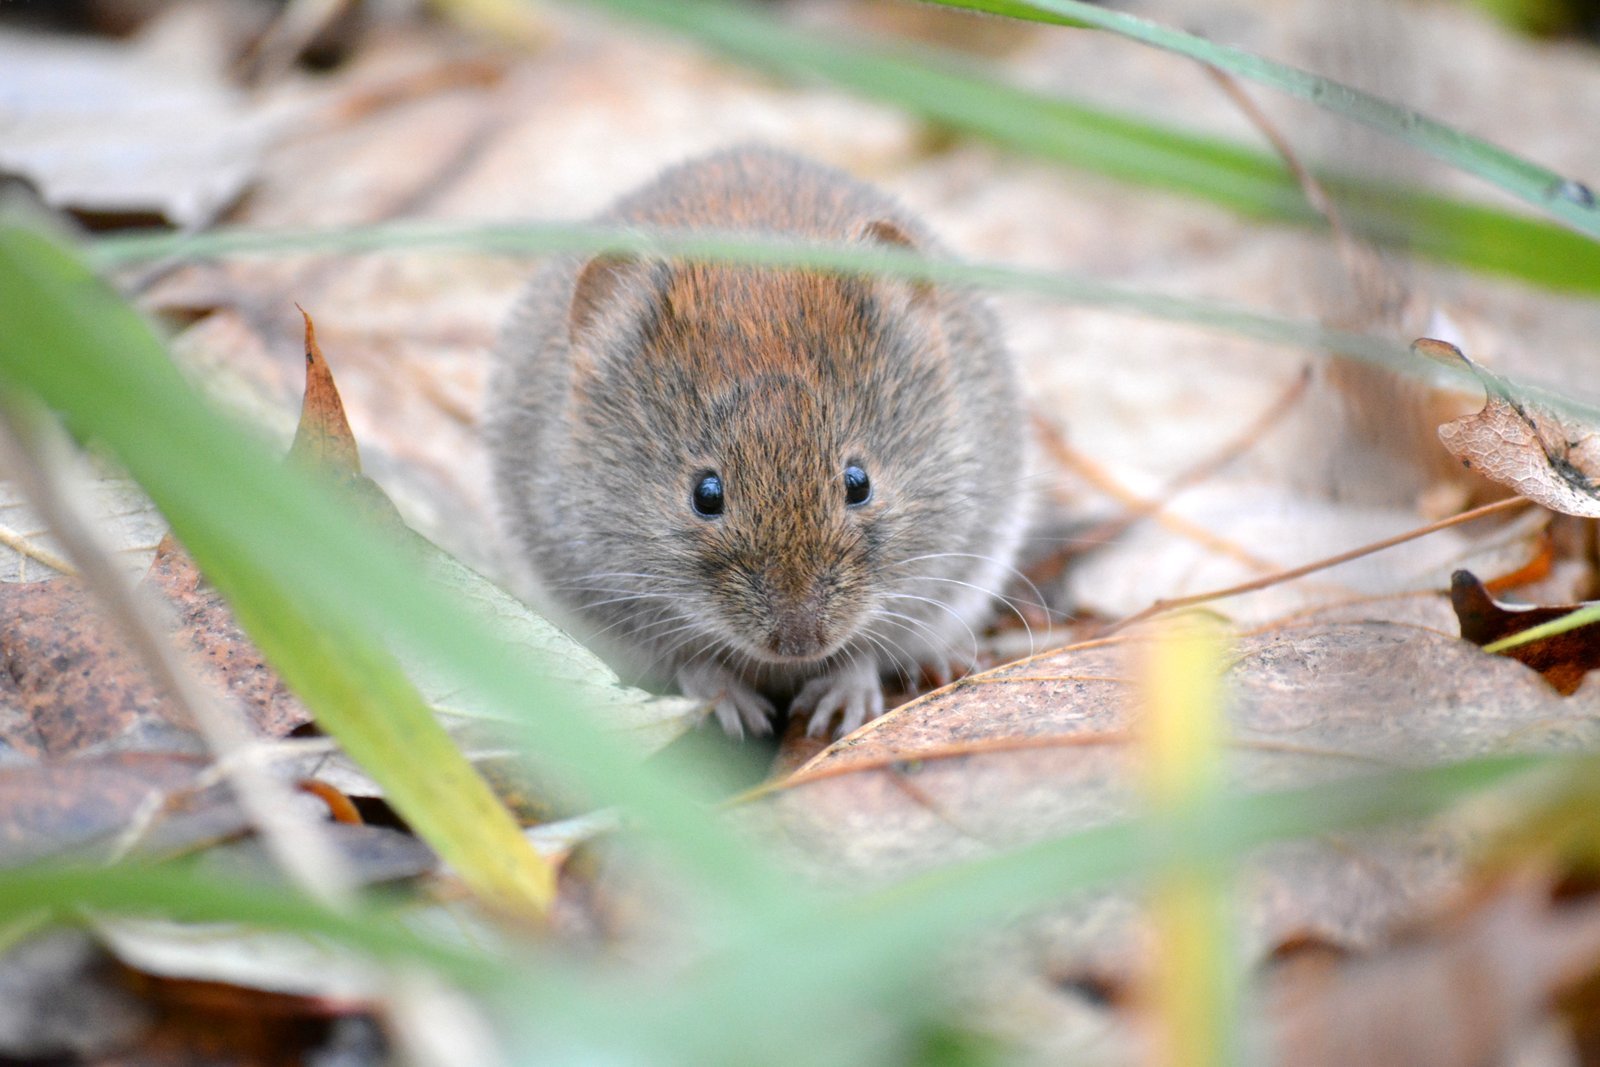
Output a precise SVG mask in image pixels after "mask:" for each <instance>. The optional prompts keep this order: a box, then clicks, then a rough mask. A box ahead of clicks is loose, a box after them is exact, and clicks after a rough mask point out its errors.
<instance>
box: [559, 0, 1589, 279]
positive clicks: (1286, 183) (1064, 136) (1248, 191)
mask: <svg viewBox="0 0 1600 1067" xmlns="http://www.w3.org/2000/svg"><path fill="white" fill-rule="evenodd" d="M584 2H585V3H587V4H589V5H591V6H598V7H601V8H604V9H606V10H609V11H613V12H615V13H617V14H619V15H623V16H626V17H629V18H634V19H638V20H641V21H644V22H648V23H651V24H653V25H657V26H661V27H664V28H666V29H668V30H671V31H674V32H677V33H682V34H684V35H686V36H688V37H690V38H692V39H694V40H696V41H699V42H701V43H703V44H705V45H707V46H709V47H712V48H715V49H717V50H719V51H721V52H724V53H726V54H728V55H730V56H733V57H734V58H736V59H739V60H742V61H744V62H747V63H750V64H751V65H753V66H756V67H758V68H759V69H760V70H762V71H764V72H777V73H779V74H782V75H785V76H788V77H791V78H797V79H802V80H815V79H818V78H821V79H823V80H826V81H828V82H831V83H833V84H836V85H839V86H841V87H843V88H845V89H849V90H852V91H854V92H858V93H862V94H863V95H866V96H870V97H873V98H875V99H878V100H882V101H885V102H887V103H890V104H894V105H896V106H899V107H903V108H905V109H906V110H908V111H910V112H912V113H913V114H916V115H918V116H921V117H922V118H925V119H929V120H932V121H935V122H938V123H941V124H943V125H946V126H949V127H951V128H953V129H957V130H960V131H962V132H965V133H969V134H973V135H977V136H981V137H984V138H986V139H989V140H992V141H995V142H997V143H999V144H1002V145H1005V146H1007V147H1009V148H1013V149H1017V150H1019V151H1023V152H1027V153H1029V154H1032V155H1036V156H1039V157H1041V158H1045V159H1050V160H1053V161H1055V162H1059V163H1064V164H1067V165H1070V166H1073V167H1077V168H1080V169H1085V170H1091V171H1094V172H1096V173H1099V174H1104V175H1108V176H1110V177H1113V178H1116V179H1118V180H1121V181H1127V182H1132V183H1137V184H1140V185H1145V186H1150V187H1154V188H1159V189H1164V190H1169V191H1172V192H1177V193H1182V194H1185V195H1189V196H1194V197H1198V198H1201V199H1205V200H1208V201H1211V202H1213V203H1217V204H1222V205H1224V206H1226V207H1229V208H1231V209H1233V210H1236V211H1239V212H1241V213H1243V214H1245V215H1248V216H1251V217H1254V218H1260V219H1267V220H1273V221H1280V222H1289V223H1296V224H1301V225H1305V224H1317V225H1320V224H1321V220H1320V219H1319V218H1318V217H1317V216H1316V214H1315V213H1314V212H1313V211H1312V210H1311V209H1310V207H1309V206H1308V205H1307V204H1306V202H1305V197H1304V196H1303V194H1302V193H1301V191H1300V188H1299V186H1298V185H1297V184H1296V183H1295V181H1294V179H1293V178H1292V176H1291V175H1290V174H1289V172H1288V169H1287V168H1286V167H1285V166H1284V164H1283V162H1282V161H1281V160H1279V159H1278V158H1277V157H1275V156H1273V155H1270V154H1268V153H1265V152H1261V151H1256V150H1253V149H1248V148H1244V147H1242V146H1239V145H1237V144H1232V143H1229V142H1226V141H1223V140H1219V139H1215V138H1208V137H1202V136H1198V135H1196V134H1193V133H1189V132H1186V131H1183V130H1180V129H1176V128H1173V127H1169V126H1163V125H1160V124H1157V123H1153V122H1149V121H1146V120H1142V119H1136V118H1132V117H1128V116H1124V115H1119V114H1116V113H1114V112H1109V111H1105V110H1101V109H1097V108H1093V107H1089V106H1087V105H1083V104H1078V103H1074V102H1071V101H1068V100H1065V99H1062V98H1059V97H1053V96H1047V95H1044V94H1040V93H1036V92H1031V91H1028V90H1025V89H1019V88H1016V87H1013V86H1009V85H1006V84H1004V83H1002V82H1000V81H998V80H996V79H995V78H994V76H993V75H992V74H991V73H989V72H987V71H985V70H984V69H983V68H982V67H980V66H978V65H976V64H974V63H972V62H970V61H966V60H961V59H957V58H954V57H950V56H946V55H941V54H940V53H938V52H937V51H935V50H933V49H931V48H928V47H924V46H918V47H917V48H915V49H912V48H909V47H906V46H903V45H898V46H897V45H891V44H888V43H879V44H870V45H869V44H862V43H856V42H854V41H853V42H851V43H846V42H843V41H839V40H835V39H833V38H830V37H828V36H826V35H824V34H819V33H815V32H810V31H805V30H799V29H795V28H793V27H790V26H787V25H785V24H784V23H782V22H780V21H778V20H777V19H774V18H772V17H771V16H768V15H765V14H763V13H761V12H760V11H758V10H756V9H754V8H753V7H751V6H750V5H746V4H740V5H733V4H728V3H725V2H722V0H584ZM955 6H972V7H974V8H977V7H978V5H977V4H976V3H974V4H971V5H955ZM996 6H997V7H1002V6H1003V7H1006V8H1007V11H1006V13H1013V12H1012V11H1011V9H1012V8H1015V9H1017V10H1018V11H1021V10H1024V8H1023V6H1022V5H1021V4H1020V3H1013V4H1010V5H999V4H997V5H996ZM1026 10H1032V9H1031V8H1030V9H1026ZM1090 10H1098V9H1093V8H1091V9H1090ZM1121 17H1126V16H1121ZM1307 77H1309V75H1308V76H1307ZM1496 151H1498V150H1496ZM1501 154H1502V155H1504V153H1501ZM1507 158H1514V157H1507ZM1528 166H1531V165H1528ZM1474 173H1476V171H1475V172H1474ZM1540 173H1541V174H1546V173H1548V172H1542V171H1541V172H1540ZM1322 177H1323V180H1324V182H1325V183H1326V184H1327V185H1328V187H1329V188H1330V189H1331V190H1332V191H1333V192H1334V193H1335V194H1336V195H1338V196H1339V197H1340V203H1341V208H1342V210H1343V213H1344V217H1345V221H1346V223H1347V224H1348V225H1349V226H1350V227H1351V228H1352V229H1354V230H1355V231H1356V232H1358V233H1360V234H1363V235H1366V236H1368V237H1370V238H1372V239H1374V240H1379V241H1387V242H1401V243H1403V244H1404V245H1405V246H1406V247H1407V248H1410V249H1412V250H1414V251H1417V252H1419V253H1422V254H1425V255H1428V256H1431V257H1434V258H1436V259H1439V260H1442V261H1444V262H1448V263H1455V264H1459V265H1462V266H1466V267H1471V268H1474V269H1477V270H1484V271H1491V272H1494V273H1499V274H1505V275H1510V276H1512V277H1516V278H1520V279H1522V280H1523V281H1527V282H1531V283H1533V284H1536V285H1541V286H1545V287H1547V288H1551V289H1558V290H1567V291H1574V292H1584V293H1600V247H1597V246H1596V245H1595V243H1594V242H1593V241H1590V240H1588V239H1587V238H1585V237H1583V236H1582V235H1580V234H1575V233H1572V232H1570V231H1569V230H1567V229H1566V228H1564V227H1561V226H1557V225H1554V224H1551V223H1548V222H1545V221H1542V220H1538V219H1531V218H1526V217H1523V216H1519V215H1514V214H1511V213H1508V212H1505V211H1501V210H1498V209H1496V208H1492V207H1486V206H1483V205H1478V204H1472V203H1467V202H1463V201H1459V200H1454V199H1451V198H1449V197H1444V196H1439V195H1437V194H1433V193H1429V192H1425V191H1422V190H1419V189H1415V188H1410V187H1405V186H1399V185H1394V184H1391V183H1382V182H1373V181H1369V180H1366V179H1363V178H1359V177H1355V176H1350V175H1338V174H1326V175H1322ZM1550 179H1551V180H1554V176H1553V175H1551V176H1550ZM1523 184H1524V185H1525V186H1526V185H1527V184H1528V183H1527V182H1524V183H1523ZM1541 206H1546V207H1548V206H1551V205H1549V204H1542V205H1541ZM1584 217H1588V216H1587V215H1584Z"/></svg>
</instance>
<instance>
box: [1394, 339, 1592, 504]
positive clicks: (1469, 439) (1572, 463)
mask: <svg viewBox="0 0 1600 1067" xmlns="http://www.w3.org/2000/svg"><path fill="white" fill-rule="evenodd" d="M1412 348H1413V350H1414V351H1417V352H1418V353H1420V354H1422V355H1425V356H1427V357H1428V358H1430V359H1434V360H1438V361H1439V362H1442V363H1449V362H1459V363H1460V364H1461V365H1463V366H1465V367H1466V368H1467V369H1468V370H1470V371H1471V372H1472V373H1473V374H1474V375H1475V376H1476V377H1477V379H1478V381H1479V382H1480V383H1482V385H1483V390H1484V394H1485V395H1484V404H1483V410H1482V411H1479V412H1478V413H1477V414H1475V415H1467V416H1464V417H1462V418H1459V419H1456V420H1454V421H1453V422H1447V423H1445V424H1444V425H1443V426H1440V427H1439V440H1440V441H1442V442H1444V447H1445V448H1447V449H1449V450H1450V454H1451V455H1453V456H1455V457H1456V458H1457V459H1459V460H1460V461H1461V462H1462V464H1463V465H1464V466H1466V467H1468V468H1469V469H1471V470H1474V471H1477V472H1478V473H1479V474H1481V475H1483V476H1484V477H1485V478H1488V479H1490V480H1491V481H1495V482H1499V483H1500V484H1501V485H1505V486H1509V487H1510V488H1512V489H1514V490H1516V491H1517V492H1518V493H1520V494H1521V495H1522V496H1525V497H1527V498H1528V499H1529V500H1532V501H1534V502H1535V503H1538V504H1543V505H1544V506H1545V507H1547V508H1550V509H1551V510H1553V511H1561V512H1565V513H1566V514H1568V515H1582V516H1585V517H1587V518H1600V481H1597V476H1600V432H1597V431H1596V430H1595V429H1594V428H1593V427H1591V426H1586V425H1584V424H1582V423H1579V422H1577V421H1575V420H1573V419H1571V418H1568V417H1566V416H1563V415H1561V414H1559V413H1557V412H1555V411H1551V410H1550V409H1548V408H1545V407H1541V406H1539V405H1537V404H1534V403H1532V402H1530V401H1526V400H1519V399H1518V398H1517V397H1516V396H1515V395H1514V394H1513V392H1512V390H1511V387H1510V385H1509V384H1508V383H1507V382H1506V381H1505V380H1504V379H1502V378H1500V377H1498V376H1496V375H1494V374H1491V373H1490V372H1489V371H1487V370H1485V369H1484V368H1482V367H1480V366H1478V365H1477V364H1476V363H1474V362H1472V360H1470V359H1468V358H1467V357H1466V355H1465V354H1464V353H1463V352H1462V351H1461V350H1460V349H1459V348H1457V347H1456V346H1455V345H1452V344H1449V343H1447V342H1445V341H1436V340H1433V339H1432V338H1428V337H1424V338H1422V339H1420V340H1418V341H1417V342H1416V343H1415V344H1413V345H1412Z"/></svg>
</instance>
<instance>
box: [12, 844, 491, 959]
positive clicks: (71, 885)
mask: <svg viewBox="0 0 1600 1067" xmlns="http://www.w3.org/2000/svg"><path fill="white" fill-rule="evenodd" d="M80 908H91V909H94V910H96V911H104V912H110V913H113V914H117V915H159V916H161V917H163V918H168V919H174V920H179V921H184V922H200V923H240V924H245V925H249V926H253V927H259V928H261V929H267V930H278V931H282V932H285V933H294V934H307V935H312V936H315V937H320V938H326V939H328V940H331V941H335V942H338V943H339V944H342V945H346V946H348V947H350V948H353V949H357V950H359V951H361V952H363V953H366V954H368V955H370V956H372V957H374V958H376V959H382V960H390V961H394V962H402V961H404V962H410V963H417V964H422V965H424V966H427V967H429V968H432V969H433V970H435V971H437V972H438V973H440V974H441V975H444V976H445V977H448V978H451V979H454V980H456V981H460V982H468V983H480V982H483V981H485V980H486V979H489V978H491V977H493V976H494V975H496V974H498V973H500V971H501V970H502V967H503V965H502V964H500V963H498V962H497V961H496V960H495V959H494V958H493V957H491V956H488V955H480V954H478V953H474V952H470V951H467V950H465V949H462V948H458V947H454V946H447V945H444V944H441V943H439V942H436V941H433V940H430V939H428V938H424V937H422V936H420V935H418V934H416V933H414V932H412V931H411V930H409V929H407V928H406V927H404V926H402V925H400V924H399V923H398V922H396V921H395V920H394V919H393V918H391V917H389V916H388V915H386V914H384V912H383V911H382V910H381V909H380V908H377V907H373V906H371V902H370V901H369V902H368V904H367V905H364V906H363V907H361V908H358V909H356V910H354V911H351V912H343V911H335V910H333V909H330V908H326V907H324V906H322V905H320V904H317V903H314V902H312V901H309V900H307V899H305V898H303V897H300V896H297V895H295V894H294V893H293V892H290V891H286V890H285V889H284V888H283V887H281V886H264V885H259V884H252V883H248V882H241V881H236V880H232V879H219V878H213V877H206V876H203V875H199V874H196V873H194V872H193V871H188V870H185V869H183V868H181V867H176V866H162V867H141V866H131V865H122V866H115V867H25V868H16V869H12V870H8V871H0V927H4V926H6V925H8V924H9V923H11V922H15V921H22V920H26V919H28V918H29V917H30V916H33V915H36V914H39V913H41V912H43V913H50V914H57V915H59V914H62V913H64V912H68V911H71V910H73V909H80Z"/></svg>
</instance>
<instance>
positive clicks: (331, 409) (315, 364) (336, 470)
mask: <svg viewBox="0 0 1600 1067" xmlns="http://www.w3.org/2000/svg"><path fill="white" fill-rule="evenodd" d="M300 315H301V317H302V318H304V319H305V323H306V391H305V398H304V399H303V400H302V401H301V405H300V424H299V425H298V426H297V427H296V428H295V433H294V443H293V444H291V445H290V446H289V459H290V460H291V461H292V462H296V463H303V464H305V465H306V466H308V467H311V468H313V469H316V470H320V471H322V472H323V473H325V474H331V475H333V476H335V477H353V476H355V475H357V474H360V473H361V453H360V451H359V449H357V447H356V437H355V434H354V433H352V432H351V430H350V421H349V420H348V419H346V418H345V415H344V401H343V400H342V399H340V397H339V389H338V387H337V386H336V385H334V383H333V372H332V371H331V370H329V369H328V361H327V360H326V359H324V358H323V357H322V348H321V346H319V345H318V344H317V329H316V326H315V324H314V323H313V322H312V321H311V315H310V314H309V313H307V311H306V310H305V308H301V309H300Z"/></svg>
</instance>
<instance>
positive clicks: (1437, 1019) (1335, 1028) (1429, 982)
mask: <svg viewBox="0 0 1600 1067" xmlns="http://www.w3.org/2000/svg"><path fill="white" fill-rule="evenodd" d="M1597 956H1600V905H1597V903H1596V901H1595V900H1593V899H1592V898H1591V899H1589V900H1586V901H1581V902H1577V903H1572V904H1557V905H1552V904H1551V902H1550V892H1549V887H1548V886H1547V885H1545V884H1543V882H1542V881H1539V880H1533V879H1528V878H1523V879H1519V880H1517V881H1516V882H1514V883H1513V884H1512V885H1510V886H1509V887H1506V888H1504V889H1502V890H1500V891H1499V892H1498V893H1496V894H1495V895H1494V896H1492V897H1490V898H1489V899H1488V900H1487V901H1484V902H1482V903H1481V904H1480V905H1479V906H1478V907H1477V908H1475V909H1474V910H1473V911H1472V912H1471V913H1469V914H1467V915H1464V916H1461V917H1459V918H1457V919H1455V920H1454V921H1453V922H1450V923H1448V924H1442V928H1441V929H1438V930H1434V931H1430V932H1429V934H1428V935H1427V936H1424V937H1419V938H1416V939H1414V940H1412V941H1409V942H1406V943H1402V944H1400V945H1397V946H1394V947H1392V948H1390V949H1388V950H1386V951H1384V952H1383V953H1381V954H1379V955H1377V956H1376V957H1375V958H1371V959H1348V960H1338V961H1331V962H1330V961H1317V962H1314V963H1310V964H1309V965H1299V964H1292V965H1290V966H1288V967H1285V968H1283V969H1282V970H1281V971H1279V972H1278V973H1276V974H1274V975H1272V976H1271V977H1270V978H1269V980H1268V982H1267V1002H1268V1006H1269V1013H1270V1015H1271V1020H1270V1022H1271V1029H1272V1043H1273V1045H1274V1052H1275V1055H1274V1057H1273V1060H1272V1062H1274V1063H1284V1064H1291V1063H1292V1064H1295V1065H1296V1067H1344V1065H1346V1064H1355V1063H1359V1064H1363V1065H1367V1067H1464V1065H1467V1064H1487V1063H1511V1062H1517V1063H1521V1062H1529V1061H1525V1060H1523V1059H1521V1058H1514V1057H1513V1055H1512V1054H1513V1051H1514V1050H1516V1049H1518V1048H1519V1047H1523V1045H1524V1043H1527V1042H1529V1041H1530V1039H1531V1040H1532V1041H1535V1042H1536V1041H1538V1040H1539V1039H1540V1038H1541V1036H1542V1035H1541V1032H1542V1031H1543V1029H1544V1028H1545V1027H1546V1026H1547V1022H1546V1019H1545V1011H1544V1008H1545V1005H1546V1004H1547V1003H1548V1001H1549V999H1550V998H1551V996H1552V995H1553V994H1555V993H1556V992H1558V991H1560V989H1561V988H1563V987H1564V986H1567V985H1570V984H1571V983H1572V982H1574V981H1575V980H1577V979H1578V978H1580V977H1582V976H1584V975H1585V974H1590V973H1593V971H1594V970H1595V959H1596V957H1597ZM1531 1062H1548V1061H1547V1060H1533V1061H1531ZM1557 1062H1567V1061H1566V1060H1565V1059H1563V1060H1560V1061H1557Z"/></svg>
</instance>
